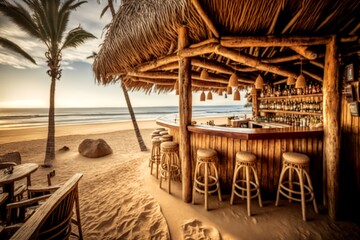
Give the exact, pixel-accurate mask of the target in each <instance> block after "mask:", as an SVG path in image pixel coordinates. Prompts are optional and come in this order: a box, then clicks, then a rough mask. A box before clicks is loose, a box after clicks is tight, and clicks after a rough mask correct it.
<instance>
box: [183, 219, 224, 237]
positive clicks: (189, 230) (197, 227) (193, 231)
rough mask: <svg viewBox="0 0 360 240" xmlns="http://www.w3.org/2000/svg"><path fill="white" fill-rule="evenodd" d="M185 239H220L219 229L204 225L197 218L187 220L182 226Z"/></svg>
mask: <svg viewBox="0 0 360 240" xmlns="http://www.w3.org/2000/svg"><path fill="white" fill-rule="evenodd" d="M181 227H182V231H183V237H184V239H185V240H210V239H211V240H221V235H220V233H219V231H218V230H217V229H216V228H214V227H211V226H204V224H203V223H202V222H201V221H199V220H196V219H195V220H189V221H187V222H185V223H184V224H183V225H182V226H181Z"/></svg>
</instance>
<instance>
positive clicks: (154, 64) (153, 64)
mask: <svg viewBox="0 0 360 240" xmlns="http://www.w3.org/2000/svg"><path fill="white" fill-rule="evenodd" d="M178 60H179V57H178V56H177V55H176V54H171V55H167V56H164V57H160V58H158V59H155V60H153V61H150V62H146V63H144V64H141V65H139V66H137V67H136V68H135V69H134V71H135V72H146V71H149V70H153V69H155V68H158V67H160V66H163V65H166V64H168V63H172V62H176V61H178Z"/></svg>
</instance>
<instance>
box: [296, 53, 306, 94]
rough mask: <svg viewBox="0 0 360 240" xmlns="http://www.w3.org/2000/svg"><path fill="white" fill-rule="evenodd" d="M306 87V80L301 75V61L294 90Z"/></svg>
mask: <svg viewBox="0 0 360 240" xmlns="http://www.w3.org/2000/svg"><path fill="white" fill-rule="evenodd" d="M305 87H306V79H305V77H304V75H303V74H302V60H301V65H300V75H299V76H298V78H297V79H296V83H295V88H305Z"/></svg>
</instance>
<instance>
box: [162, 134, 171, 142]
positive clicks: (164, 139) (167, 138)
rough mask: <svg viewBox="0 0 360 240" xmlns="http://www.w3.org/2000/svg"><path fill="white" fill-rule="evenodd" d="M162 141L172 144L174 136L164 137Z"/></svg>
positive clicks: (167, 135)
mask: <svg viewBox="0 0 360 240" xmlns="http://www.w3.org/2000/svg"><path fill="white" fill-rule="evenodd" d="M160 140H161V142H171V141H172V140H173V136H172V135H170V134H166V135H162V136H161V137H160Z"/></svg>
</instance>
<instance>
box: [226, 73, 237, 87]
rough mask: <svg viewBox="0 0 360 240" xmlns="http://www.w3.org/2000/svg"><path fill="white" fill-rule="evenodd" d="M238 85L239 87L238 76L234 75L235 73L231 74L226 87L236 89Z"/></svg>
mask: <svg viewBox="0 0 360 240" xmlns="http://www.w3.org/2000/svg"><path fill="white" fill-rule="evenodd" d="M238 85H239V83H238V76H237V75H236V73H233V74H231V76H230V79H229V84H228V86H229V87H237V86H238Z"/></svg>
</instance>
